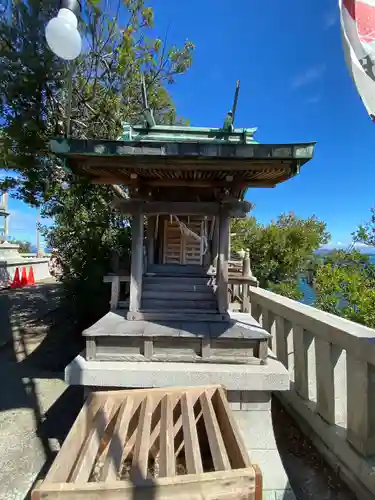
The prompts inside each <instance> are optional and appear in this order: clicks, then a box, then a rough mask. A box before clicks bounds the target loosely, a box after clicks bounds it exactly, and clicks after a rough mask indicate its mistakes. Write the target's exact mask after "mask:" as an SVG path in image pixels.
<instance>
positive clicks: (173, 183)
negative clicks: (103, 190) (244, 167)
mask: <svg viewBox="0 0 375 500" xmlns="http://www.w3.org/2000/svg"><path fill="white" fill-rule="evenodd" d="M289 178H290V177H289V176H288V177H287V176H282V177H281V178H280V179H277V180H271V181H265V180H261V181H255V180H254V179H252V180H247V179H243V180H240V179H236V181H235V182H227V181H215V180H212V181H202V180H200V179H196V180H195V179H188V180H186V179H148V178H140V179H136V180H134V179H130V177H128V176H125V175H124V176H123V177H122V176H121V179H119V177H118V176H116V177H114V176H113V177H111V176H108V177H107V176H100V177H99V176H95V177H92V178H91V179H90V182H91V183H92V184H113V183H116V182H121V184H123V185H124V186H128V187H131V186H139V185H142V186H145V187H146V188H147V187H150V188H154V187H188V188H191V187H192V186H193V187H194V188H202V189H207V188H213V189H215V188H224V189H230V190H235V189H245V188H267V189H270V188H273V187H275V185H276V184H277V183H279V182H284V181H285V180H288V179H289Z"/></svg>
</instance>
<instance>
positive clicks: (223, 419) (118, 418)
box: [32, 386, 262, 500]
mask: <svg viewBox="0 0 375 500" xmlns="http://www.w3.org/2000/svg"><path fill="white" fill-rule="evenodd" d="M177 495H178V496H179V497H181V500H182V499H185V500H187V499H192V500H194V499H196V500H198V499H200V500H203V499H204V500H214V499H217V500H219V499H220V500H232V499H236V500H240V499H241V500H244V499H249V500H261V498H262V476H261V473H260V470H259V469H258V467H257V466H255V465H253V464H251V462H250V460H249V456H248V454H247V451H246V448H245V445H244V443H243V441H242V438H241V436H240V434H239V431H238V429H237V426H236V424H235V422H234V418H233V414H232V412H231V410H230V408H229V405H228V402H227V399H226V395H225V392H224V390H223V388H222V387H220V386H206V387H194V388H170V389H166V388H162V389H142V390H128V391H109V392H97V393H94V394H93V395H92V396H90V397H89V399H88V400H87V402H86V403H85V404H84V406H83V408H82V410H81V412H80V414H79V415H78V417H77V420H76V421H75V423H74V425H73V427H72V429H71V431H70V433H69V434H68V437H67V438H66V440H65V442H64V444H63V446H62V447H61V450H60V452H59V453H58V455H57V457H56V459H55V461H54V463H53V464H52V466H51V468H50V470H49V472H48V473H47V476H46V478H45V480H44V481H42V482H41V483H40V484H39V485H38V486H37V487H36V488H35V489H34V491H33V493H32V500H65V499H66V500H89V499H90V500H99V499H100V500H130V499H140V500H146V499H147V500H161V499H172V498H173V499H174V500H175V498H176V496H177Z"/></svg>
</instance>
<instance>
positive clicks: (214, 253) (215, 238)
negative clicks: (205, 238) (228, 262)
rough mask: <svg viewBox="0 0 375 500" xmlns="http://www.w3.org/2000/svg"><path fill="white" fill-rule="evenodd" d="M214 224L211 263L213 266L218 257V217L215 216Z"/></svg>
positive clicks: (215, 265) (215, 264)
mask: <svg viewBox="0 0 375 500" xmlns="http://www.w3.org/2000/svg"><path fill="white" fill-rule="evenodd" d="M213 224H214V229H213V232H212V265H213V266H214V267H217V257H218V251H219V224H218V217H215V220H214V222H213Z"/></svg>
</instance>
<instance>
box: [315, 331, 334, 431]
mask: <svg viewBox="0 0 375 500" xmlns="http://www.w3.org/2000/svg"><path fill="white" fill-rule="evenodd" d="M335 364H336V362H335V360H334V356H333V346H332V344H331V343H329V342H327V341H326V340H324V339H322V338H320V337H315V367H316V368H315V371H316V403H317V412H318V413H319V415H320V416H321V417H322V418H323V419H324V420H325V421H326V422H328V423H329V424H334V423H335V379H334V376H335V373H334V370H335Z"/></svg>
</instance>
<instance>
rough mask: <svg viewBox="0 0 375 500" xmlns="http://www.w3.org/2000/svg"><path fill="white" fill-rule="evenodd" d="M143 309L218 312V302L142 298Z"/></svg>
mask: <svg viewBox="0 0 375 500" xmlns="http://www.w3.org/2000/svg"><path fill="white" fill-rule="evenodd" d="M141 308H142V309H167V310H174V309H191V310H196V309H204V310H210V311H211V310H215V311H217V301H216V300H212V299H211V300H178V299H177V300H176V299H172V298H168V299H164V300H163V299H160V300H155V299H150V300H148V299H146V300H145V299H144V298H143V297H142V302H141Z"/></svg>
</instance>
